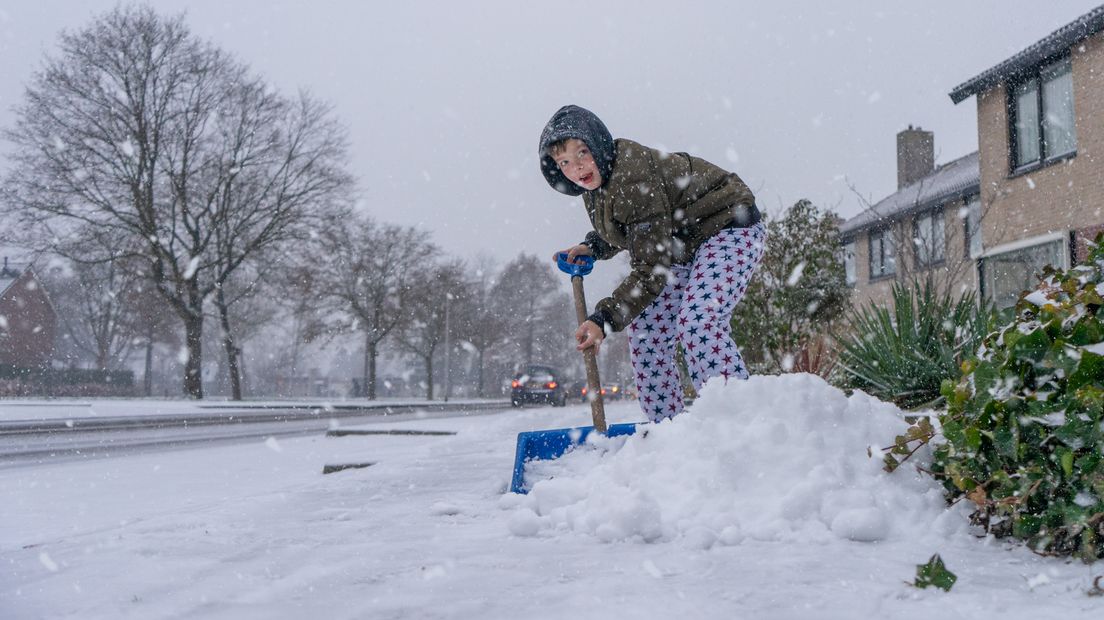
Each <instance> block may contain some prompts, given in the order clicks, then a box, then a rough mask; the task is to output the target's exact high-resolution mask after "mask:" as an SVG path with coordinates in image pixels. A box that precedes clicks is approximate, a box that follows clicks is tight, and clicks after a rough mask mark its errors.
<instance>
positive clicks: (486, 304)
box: [458, 257, 509, 398]
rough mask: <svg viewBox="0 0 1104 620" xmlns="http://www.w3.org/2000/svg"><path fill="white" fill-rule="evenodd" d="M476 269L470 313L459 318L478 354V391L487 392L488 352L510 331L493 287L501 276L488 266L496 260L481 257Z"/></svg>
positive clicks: (479, 393)
mask: <svg viewBox="0 0 1104 620" xmlns="http://www.w3.org/2000/svg"><path fill="white" fill-rule="evenodd" d="M475 263H476V264H477V265H479V266H478V267H477V268H474V269H472V270H471V271H472V273H473V274H474V277H472V278H469V279H468V282H467V287H468V299H469V300H470V302H471V303H470V315H469V316H467V317H464V318H462V319H461V320H460V321H458V327H459V332H460V333H461V334H462V335H463V336H462V337H463V338H464V339H465V340H466V341H467V342H468V343H469V344H471V346H472V348H473V349H474V352H475V357H476V395H477V396H479V397H480V398H483V397H485V396H486V395H487V380H486V369H487V363H488V359H487V356H488V354H489V353H491V352H492V351H494V350H496V349H498V348H499V347H500V346H501V345H502V344H503V343H505V342H506V340H507V337H508V335H509V334H508V332H507V330H505V329H502V327H503V326H502V325H501V324H500V317H501V316H502V313H501V312H500V311H498V310H497V309H496V308H495V304H494V296H493V291H494V287H495V284H496V282H497V279H496V278H495V276H494V274H493V273H492V272H491V270H490V269H489V268H488V267H487V265H490V264H492V263H493V261H492V260H491V259H490V258H487V257H479V258H477V259H476V261H475Z"/></svg>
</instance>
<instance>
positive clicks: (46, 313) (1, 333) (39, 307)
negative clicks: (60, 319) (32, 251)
mask: <svg viewBox="0 0 1104 620" xmlns="http://www.w3.org/2000/svg"><path fill="white" fill-rule="evenodd" d="M56 333H57V314H56V313H55V311H54V306H53V304H51V303H50V298H49V296H47V294H46V289H45V287H43V286H42V284H41V283H40V282H39V280H38V278H37V277H36V276H35V273H34V270H33V269H32V268H31V267H30V266H23V267H17V266H15V265H12V264H9V263H8V259H7V258H5V259H4V266H3V267H2V268H0V364H7V365H11V366H16V367H19V368H33V367H43V366H48V365H49V363H50V359H51V357H52V356H53V353H54V337H55V335H56Z"/></svg>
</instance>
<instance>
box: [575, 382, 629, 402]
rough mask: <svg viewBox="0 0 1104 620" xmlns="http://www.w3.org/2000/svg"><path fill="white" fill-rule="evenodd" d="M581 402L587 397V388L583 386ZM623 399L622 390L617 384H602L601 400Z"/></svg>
mask: <svg viewBox="0 0 1104 620" xmlns="http://www.w3.org/2000/svg"><path fill="white" fill-rule="evenodd" d="M582 397H583V400H586V397H587V387H586V385H585V384H584V385H583V389H582ZM624 397H625V394H624V390H623V389H621V386H620V385H619V384H617V383H603V384H602V399H603V400H620V399H622V398H624Z"/></svg>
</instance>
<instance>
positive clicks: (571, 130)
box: [538, 105, 614, 196]
mask: <svg viewBox="0 0 1104 620" xmlns="http://www.w3.org/2000/svg"><path fill="white" fill-rule="evenodd" d="M568 138H575V139H577V140H582V141H583V142H584V143H586V145H587V148H589V149H590V152H591V154H592V155H594V163H596V164H597V165H598V172H599V173H601V175H602V185H605V184H606V183H607V182H608V181H609V178H610V174H611V172H612V170H613V158H614V146H613V136H612V135H610V132H609V129H606V125H605V123H603V122H602V119H600V118H598V116H597V115H595V114H594V113H593V112H591V111H590V110H587V109H586V108H580V107H579V106H577V105H565V106H564V107H562V108H560V109H559V110H557V111H556V113H555V114H553V115H552V120H550V121H548V124H547V125H545V126H544V131H542V132H541V137H540V149H539V152H538V154H539V156H540V163H541V172H542V173H544V178H545V180H546V181H548V184H549V185H551V186H552V189H554V190H556V191H557V192H560V193H562V194H567V195H568V196H578V195H579V194H582V193H583V192H585V191H586V190H585V189H583V188H581V187H579V186H578V185H576V184H574V183H572V182H571V180H569V179H568V178H567V177H565V176H564V175H563V173H562V172H560V167H559V166H557V165H556V161H555V160H554V159H552V156H551V155H550V154H549V153H548V147H549V146H551V145H552V144H555V143H556V142H560V141H561V140H566V139H568Z"/></svg>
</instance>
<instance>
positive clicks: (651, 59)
mask: <svg viewBox="0 0 1104 620" xmlns="http://www.w3.org/2000/svg"><path fill="white" fill-rule="evenodd" d="M1098 1H1099V0H1097V1H1088V0H1082V1H1075V0H1069V1H1063V2H1053V3H1047V2H1038V1H1037V0H1034V1H1030V2H1028V1H1018V0H1017V1H1009V0H1000V1H997V0H989V1H970V2H963V1H962V0H954V1H943V0H939V1H932V0H929V1H926V2H907V3H906V2H892V3H887V2H884V1H872V2H859V1H847V2H812V1H810V2H770V3H766V2H695V1H693V0H684V1H683V2H677V3H676V2H646V1H641V0H637V1H632V2H599V1H594V0H591V1H589V2H586V1H583V2H573V1H567V0H560V1H557V2H519V1H518V0H509V1H502V2H423V1H419V0H404V1H402V2H386V3H384V2H378V3H377V2H354V1H352V0H348V1H341V2H337V1H332V2H326V1H321V0H313V1H310V2H307V1H273V0H267V1H265V0H234V1H233V2H229V1H226V0H192V1H182V0H159V1H158V2H156V3H154V6H156V7H157V8H158V10H160V11H162V12H165V13H170V14H171V13H178V12H181V11H186V12H187V16H188V17H187V21H188V23H189V24H190V25H191V27H192V28H193V30H194V32H195V33H196V34H198V35H199V36H201V37H204V38H206V39H209V40H211V41H213V42H215V43H216V44H218V45H220V46H222V47H224V48H226V49H228V50H230V51H232V52H234V53H236V54H237V55H238V56H239V57H240V58H241V59H242V60H244V61H246V62H247V63H249V64H250V65H252V66H253V67H254V68H255V69H256V70H257V71H259V72H260V73H261V74H263V75H264V76H266V77H267V78H269V79H270V80H271V81H272V82H273V83H275V84H276V85H277V86H278V87H280V88H281V89H283V90H285V91H287V92H292V91H294V89H296V88H300V87H302V88H306V89H309V90H311V91H312V92H314V93H315V94H316V95H318V96H320V97H322V98H324V99H326V100H328V101H330V102H332V103H333V104H334V105H335V107H336V113H337V115H338V116H339V117H340V118H341V119H342V121H343V122H344V123H345V124H346V125H347V126H348V128H349V131H350V141H351V144H352V162H351V166H350V167H351V169H352V170H353V171H354V172H355V173H356V174H357V176H358V177H359V179H360V183H361V189H362V193H363V195H364V198H365V200H364V206H363V208H364V209H366V210H367V211H369V212H370V213H372V214H373V215H375V216H376V217H378V218H380V219H383V220H388V221H393V222H397V223H401V224H410V225H418V226H421V227H423V228H425V229H426V230H427V231H431V232H432V235H433V239H434V240H435V241H436V242H437V243H439V244H440V245H442V246H443V247H445V248H446V249H447V250H448V251H450V252H452V253H454V254H457V255H460V256H463V257H466V258H468V257H472V256H474V255H476V253H477V252H480V251H484V252H489V253H490V255H492V256H494V257H495V258H497V259H503V260H505V259H507V258H509V257H511V256H513V255H515V254H517V253H518V252H520V251H531V252H536V253H538V254H541V255H544V254H550V253H551V252H552V251H553V250H555V249H558V248H560V247H563V246H566V245H569V244H570V243H573V242H575V241H577V240H579V239H581V237H582V235H583V233H585V231H586V230H588V229H589V224H588V222H587V221H586V216H585V214H584V211H583V208H582V201H581V199H578V198H567V197H564V196H561V195H559V194H556V193H555V192H554V191H553V190H551V189H550V188H549V187H548V186H547V185H546V184H545V182H544V180H543V178H542V176H541V174H540V172H539V168H538V163H537V156H536V146H537V139H538V136H539V134H540V130H541V128H542V127H543V126H544V123H545V122H546V121H547V120H548V118H549V117H550V116H551V115H552V113H553V112H554V111H555V110H556V109H557V108H559V107H560V106H561V105H564V104H567V103H575V104H578V105H582V106H584V107H587V108H590V109H591V110H593V111H594V112H596V113H597V114H598V115H599V116H601V117H602V118H603V119H604V120H605V122H606V124H607V125H608V126H609V128H610V130H611V131H612V133H613V134H614V136H615V137H627V138H632V139H635V140H637V141H640V142H643V143H644V144H648V145H651V146H660V147H665V148H667V149H669V150H674V151H689V152H691V153H693V154H696V155H699V156H701V157H704V158H706V159H708V160H710V161H713V162H714V163H717V164H719V165H721V166H723V167H726V168H729V169H731V170H733V171H735V172H737V173H739V174H740V176H742V177H743V179H744V180H745V181H746V182H747V183H748V184H749V185H750V186H751V187H752V189H753V190H754V191H755V193H756V195H757V197H758V201H759V203H760V205H762V206H765V207H766V208H767V209H769V210H771V211H777V210H778V209H780V208H781V207H782V206H788V205H790V204H792V203H793V202H795V201H796V200H798V199H800V198H809V199H811V200H812V201H813V202H814V203H816V204H818V205H821V206H824V207H831V208H834V209H835V210H836V211H837V212H839V213H840V214H841V215H843V216H844V217H849V216H852V215H855V214H856V213H857V212H858V211H859V209H860V202H859V200H858V199H857V198H856V197H855V196H854V195H853V194H852V192H851V190H850V189H848V181H849V182H850V183H851V184H853V185H854V186H855V187H856V188H858V189H859V190H860V191H861V193H862V194H863V195H865V196H867V197H869V198H870V199H872V200H877V199H880V198H882V197H884V196H885V195H887V194H889V193H892V192H893V191H894V190H895V189H896V178H897V177H896V152H895V149H896V143H895V136H896V133H897V132H898V131H900V130H902V129H904V128H905V127H906V126H907V125H909V124H913V125H919V126H922V127H923V128H925V129H929V130H932V131H934V132H935V148H936V162H937V163H945V162H947V161H950V160H952V159H955V158H958V157H960V156H962V155H965V154H967V153H970V152H972V151H974V150H976V149H977V124H976V102H975V100H974V99H973V98H971V99H969V100H967V101H966V102H963V103H962V104H959V105H957V106H956V105H953V104H952V103H951V101H950V99H949V98H948V96H947V93H948V92H950V91H951V89H953V88H954V87H955V86H956V85H958V84H960V83H962V82H964V81H966V80H968V79H970V78H971V77H973V76H974V75H976V74H978V73H980V72H982V71H984V70H985V69H987V68H989V67H991V66H992V65H994V64H996V63H998V62H1000V61H1001V60H1004V59H1005V58H1007V57H1009V56H1011V55H1013V54H1015V53H1016V52H1018V51H1020V50H1022V49H1023V48H1025V47H1027V46H1028V45H1030V44H1032V43H1034V42H1035V41H1037V40H1039V39H1040V38H1042V37H1044V36H1046V35H1047V34H1049V33H1050V32H1052V31H1053V30H1054V29H1056V28H1058V27H1060V26H1062V25H1064V24H1066V23H1068V22H1070V21H1073V20H1074V19H1076V18H1077V17H1078V16H1080V15H1082V14H1083V13H1085V12H1087V11H1088V10H1090V9H1091V8H1092V7H1093V6H1095V5H1096V4H1097V3H1098ZM115 4H116V3H115V1H114V0H104V1H98V0H88V1H80V2H78V1H75V0H73V1H70V2H60V1H57V0H14V2H5V3H3V4H0V59H2V61H0V125H2V126H10V125H11V123H12V122H13V115H12V113H11V107H12V105H13V104H14V103H16V102H17V101H18V100H19V99H20V98H21V97H22V92H23V85H24V84H25V82H26V80H27V79H28V77H29V76H30V75H31V73H32V72H33V71H34V70H36V68H37V67H38V66H39V65H40V63H41V60H42V57H43V55H44V54H45V53H49V52H51V51H52V50H54V49H55V44H56V43H55V42H56V37H57V33H58V31H59V30H61V29H63V28H69V29H73V28H79V27H81V26H82V25H83V24H85V23H87V21H88V20H89V19H90V17H91V16H93V15H94V14H96V13H100V12H103V11H106V10H109V9H110V8H112V7H113V6H114V5H115ZM3 148H4V147H0V155H2V153H3V152H4V151H3ZM4 166H5V163H3V162H2V161H0V168H2V167H4ZM596 273H597V272H596Z"/></svg>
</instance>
